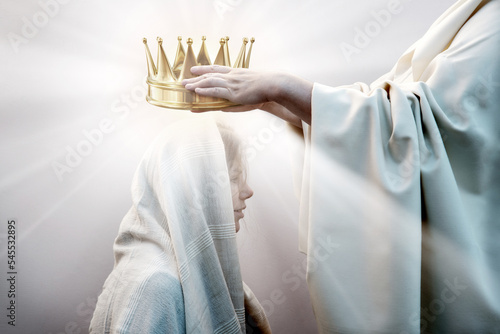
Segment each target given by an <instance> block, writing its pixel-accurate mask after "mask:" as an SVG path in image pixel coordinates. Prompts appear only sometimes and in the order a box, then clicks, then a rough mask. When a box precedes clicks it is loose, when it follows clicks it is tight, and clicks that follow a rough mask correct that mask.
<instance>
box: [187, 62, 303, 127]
mask: <svg viewBox="0 0 500 334" xmlns="http://www.w3.org/2000/svg"><path fill="white" fill-rule="evenodd" d="M191 72H192V73H193V74H196V75H199V76H198V77H195V78H191V79H185V80H183V81H182V84H183V85H184V86H185V88H186V89H189V90H192V91H195V92H196V93H197V94H200V95H206V96H212V97H218V98H223V99H227V100H229V101H231V102H234V103H237V104H242V105H243V107H241V106H239V107H230V108H226V109H224V111H246V110H252V109H256V108H258V109H262V110H265V111H268V112H270V113H272V114H274V115H276V116H278V117H281V118H283V119H284V120H286V121H289V122H291V123H292V124H294V125H296V126H301V125H302V123H301V120H303V121H305V122H306V123H308V124H311V96H312V87H313V84H312V83H311V82H309V81H307V80H304V79H301V78H298V77H295V76H292V75H289V74H286V73H274V72H257V71H251V70H248V69H242V68H231V67H225V66H217V65H209V66H193V67H192V68H191Z"/></svg>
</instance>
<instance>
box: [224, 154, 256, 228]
mask: <svg viewBox="0 0 500 334" xmlns="http://www.w3.org/2000/svg"><path fill="white" fill-rule="evenodd" d="M229 177H230V180H231V193H232V196H233V210H234V224H235V227H236V232H238V231H239V230H240V219H241V218H243V217H244V216H245V214H244V213H243V210H244V209H245V208H246V204H245V200H247V199H249V198H250V197H252V196H253V190H252V188H250V186H249V185H248V184H247V181H246V178H245V175H244V173H243V168H242V165H241V163H235V164H233V166H232V167H231V169H230V170H229Z"/></svg>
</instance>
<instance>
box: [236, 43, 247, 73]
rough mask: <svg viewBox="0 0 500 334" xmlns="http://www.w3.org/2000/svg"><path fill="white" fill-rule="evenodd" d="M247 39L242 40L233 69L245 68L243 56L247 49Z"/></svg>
mask: <svg viewBox="0 0 500 334" xmlns="http://www.w3.org/2000/svg"><path fill="white" fill-rule="evenodd" d="M247 43H248V38H246V37H245V38H243V44H242V45H241V49H240V53H239V54H238V58H236V61H235V62H234V68H242V67H244V66H245V54H246V49H247Z"/></svg>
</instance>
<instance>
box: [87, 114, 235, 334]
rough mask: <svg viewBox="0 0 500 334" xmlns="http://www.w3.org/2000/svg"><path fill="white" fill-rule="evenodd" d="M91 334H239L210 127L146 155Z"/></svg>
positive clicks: (226, 187) (203, 122) (230, 230)
mask: <svg viewBox="0 0 500 334" xmlns="http://www.w3.org/2000/svg"><path fill="white" fill-rule="evenodd" d="M132 198H133V206H132V208H131V209H130V211H129V212H128V213H127V214H126V216H125V218H124V219H123V221H122V223H121V226H120V231H119V235H118V237H117V239H116V241H115V245H114V252H115V267H114V269H113V271H112V273H111V274H110V276H109V277H108V279H107V280H106V282H105V285H104V288H103V292H102V293H101V295H100V297H99V300H98V304H97V308H96V310H95V313H94V317H93V319H92V323H91V326H90V332H91V333H220V334H226V333H242V332H245V324H244V322H245V309H244V290H243V284H242V280H241V275H240V267H239V262H238V254H237V248H236V240H235V225H234V214H233V206H232V200H231V189H230V182H229V176H228V170H227V166H226V159H225V153H224V146H223V142H222V140H221V137H220V134H219V131H218V129H217V126H216V124H215V122H214V121H213V120H212V119H211V118H210V117H208V118H207V117H202V116H200V117H196V119H188V120H183V121H180V122H176V123H174V124H173V125H172V126H170V127H169V128H168V129H166V130H165V131H164V132H163V134H162V135H161V136H160V137H159V138H158V139H157V140H156V141H155V142H154V144H153V145H152V147H151V148H150V149H149V150H148V151H147V153H146V154H145V156H144V158H143V159H142V162H141V163H140V165H139V167H138V170H137V172H136V174H135V177H134V180H133V184H132Z"/></svg>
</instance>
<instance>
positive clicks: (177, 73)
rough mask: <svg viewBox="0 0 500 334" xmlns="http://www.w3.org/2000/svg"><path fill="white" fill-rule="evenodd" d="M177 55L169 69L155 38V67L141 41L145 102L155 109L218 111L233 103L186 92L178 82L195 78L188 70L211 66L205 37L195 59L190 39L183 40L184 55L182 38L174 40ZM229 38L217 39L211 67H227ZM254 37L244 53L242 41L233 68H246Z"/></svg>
mask: <svg viewBox="0 0 500 334" xmlns="http://www.w3.org/2000/svg"><path fill="white" fill-rule="evenodd" d="M177 39H178V41H179V42H178V45H177V53H176V56H175V61H174V64H173V66H170V63H169V62H168V59H167V56H166V55H165V51H164V50H163V45H162V43H163V40H162V39H161V38H160V37H158V38H157V41H158V60H157V62H156V66H155V64H154V62H153V57H151V52H150V51H149V47H148V41H147V39H146V38H143V42H144V45H145V47H146V58H147V62H148V78H147V80H146V81H147V83H148V95H147V96H146V100H147V101H148V102H149V103H151V104H153V105H155V106H159V107H165V108H171V109H183V110H208V109H218V108H224V107H228V106H234V105H235V104H234V103H232V102H230V101H228V100H226V99H221V98H215V97H210V96H202V95H198V94H196V93H195V92H193V91H190V90H187V89H185V88H184V86H183V85H182V83H181V82H182V80H184V79H189V78H193V77H196V75H194V74H192V73H191V67H192V66H195V65H212V63H211V62H210V57H209V55H208V50H207V47H206V45H205V40H206V38H205V36H203V37H202V44H201V48H200V52H199V53H198V57H195V56H194V52H193V48H192V46H191V45H192V44H193V40H192V39H191V38H188V40H187V45H188V47H187V52H185V51H184V47H183V46H182V42H181V40H182V37H180V36H179V37H178V38H177ZM228 41H229V37H225V38H221V39H220V48H219V53H218V54H217V57H216V58H215V61H214V63H213V64H214V65H222V66H231V61H230V59H229V48H228ZM254 41H255V38H253V37H252V39H251V40H250V42H251V43H250V48H249V50H248V54H246V45H247V43H248V39H247V38H243V45H242V46H241V49H240V53H239V54H238V57H237V59H236V62H235V63H234V66H233V67H234V68H248V65H249V64H250V55H251V53H252V45H253V42H254Z"/></svg>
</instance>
